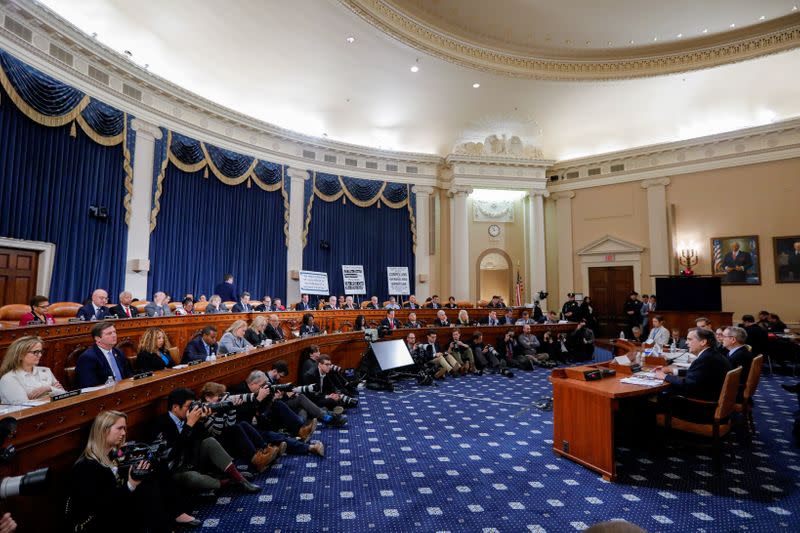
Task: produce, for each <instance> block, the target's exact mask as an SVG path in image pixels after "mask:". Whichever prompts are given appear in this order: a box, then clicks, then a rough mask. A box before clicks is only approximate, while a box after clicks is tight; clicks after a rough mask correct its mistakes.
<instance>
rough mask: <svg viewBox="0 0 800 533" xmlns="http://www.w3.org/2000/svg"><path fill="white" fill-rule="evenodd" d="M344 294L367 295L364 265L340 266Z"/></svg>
mask: <svg viewBox="0 0 800 533" xmlns="http://www.w3.org/2000/svg"><path fill="white" fill-rule="evenodd" d="M342 279H343V280H344V293H345V294H367V282H366V281H364V265H342Z"/></svg>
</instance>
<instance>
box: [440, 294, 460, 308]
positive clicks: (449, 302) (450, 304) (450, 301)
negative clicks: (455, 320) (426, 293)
mask: <svg viewBox="0 0 800 533" xmlns="http://www.w3.org/2000/svg"><path fill="white" fill-rule="evenodd" d="M442 307H444V308H445V309H458V305H456V297H455V296H451V297H449V298H448V299H447V303H446V304H444V305H443V306H442Z"/></svg>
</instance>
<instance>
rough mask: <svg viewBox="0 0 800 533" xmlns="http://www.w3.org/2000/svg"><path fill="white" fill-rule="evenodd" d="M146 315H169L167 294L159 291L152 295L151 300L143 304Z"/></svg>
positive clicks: (170, 313)
mask: <svg viewBox="0 0 800 533" xmlns="http://www.w3.org/2000/svg"><path fill="white" fill-rule="evenodd" d="M144 312H145V313H147V316H170V315H172V311H171V310H170V308H169V304H168V303H167V295H166V294H164V293H163V292H161V291H159V292H157V293H155V294H154V295H153V301H152V302H150V303H149V304H147V305H145V306H144Z"/></svg>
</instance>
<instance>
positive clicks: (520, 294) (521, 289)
mask: <svg viewBox="0 0 800 533" xmlns="http://www.w3.org/2000/svg"><path fill="white" fill-rule="evenodd" d="M514 292H515V294H516V297H517V307H519V306H521V305H522V301H523V299H524V298H525V285H524V284H523V283H522V276H520V275H519V270H517V284H516V285H515V286H514Z"/></svg>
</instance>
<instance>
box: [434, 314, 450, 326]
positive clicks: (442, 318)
mask: <svg viewBox="0 0 800 533" xmlns="http://www.w3.org/2000/svg"><path fill="white" fill-rule="evenodd" d="M433 325H434V326H436V327H438V328H449V327H450V326H451V325H452V324H450V320H448V319H447V314H446V313H445V312H444V309H439V310H438V311H437V312H436V318H434V319H433Z"/></svg>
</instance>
